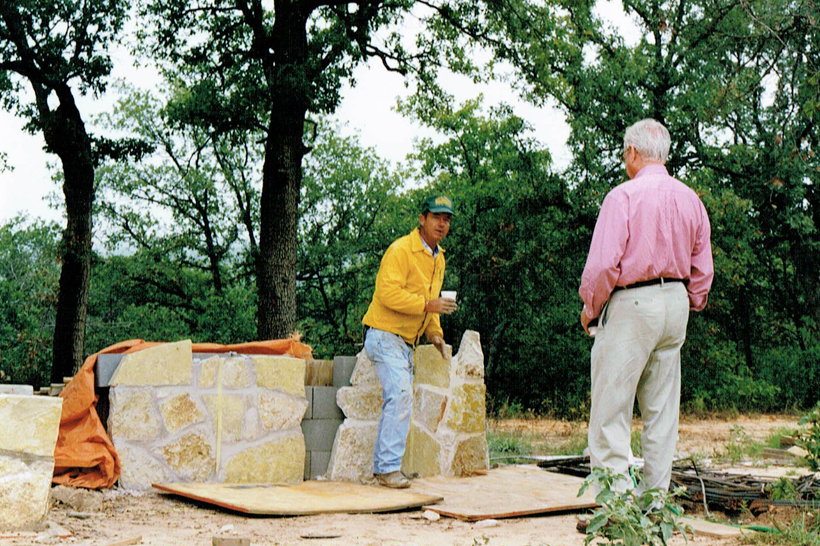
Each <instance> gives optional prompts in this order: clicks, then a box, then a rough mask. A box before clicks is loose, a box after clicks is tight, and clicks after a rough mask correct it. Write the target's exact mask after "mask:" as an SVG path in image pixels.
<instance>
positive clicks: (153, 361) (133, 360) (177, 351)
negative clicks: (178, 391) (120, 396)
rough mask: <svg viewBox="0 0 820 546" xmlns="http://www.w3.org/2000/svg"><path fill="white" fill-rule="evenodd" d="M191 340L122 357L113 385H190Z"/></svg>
mask: <svg viewBox="0 0 820 546" xmlns="http://www.w3.org/2000/svg"><path fill="white" fill-rule="evenodd" d="M192 370H193V357H192V352H191V340H190V339H186V340H185V341H178V342H176V343H163V344H162V345H157V346H156V347H151V348H150V349H144V350H142V351H139V352H136V353H130V354H127V355H125V356H123V357H122V360H121V361H120V365H119V367H118V368H117V371H116V372H114V376H113V377H112V378H111V382H110V384H111V385H112V386H114V385H190V384H191V376H192V373H193V371H192Z"/></svg>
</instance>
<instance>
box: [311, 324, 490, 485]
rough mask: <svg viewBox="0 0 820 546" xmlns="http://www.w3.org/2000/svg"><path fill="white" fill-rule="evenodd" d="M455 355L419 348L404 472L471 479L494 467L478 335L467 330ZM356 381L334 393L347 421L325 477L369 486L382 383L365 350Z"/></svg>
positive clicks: (429, 348)
mask: <svg viewBox="0 0 820 546" xmlns="http://www.w3.org/2000/svg"><path fill="white" fill-rule="evenodd" d="M448 350H449V351H452V348H451V347H448ZM450 356H451V353H450V354H448V358H446V359H445V358H442V356H441V354H439V352H438V350H437V349H436V348H435V347H434V346H432V345H426V346H422V347H419V348H418V349H417V350H416V360H415V378H414V393H413V394H414V396H413V417H412V421H411V425H410V433H409V436H408V441H407V451H406V452H405V456H404V459H403V467H402V470H404V471H405V472H406V473H418V474H419V475H420V476H422V477H426V476H435V475H444V476H469V475H471V474H473V473H475V472H476V471H479V470H484V469H487V468H488V466H489V452H488V448H487V441H486V437H485V423H486V405H485V395H486V389H485V386H484V355H483V353H482V351H481V343H480V340H479V336H478V333H477V332H473V331H467V332H465V333H464V337H463V338H462V340H461V345H460V348H459V353H458V354H457V355H456V356H455V357H450ZM351 384H352V386H351V387H344V388H341V389H339V391H338V393H337V395H336V399H337V402H338V405H339V407H340V408H341V409H342V411H343V412H344V415H345V421H344V423H343V424H342V425H341V426H340V427H339V430H338V432H337V434H336V438H335V440H334V443H333V451H332V454H331V459H330V463H329V466H328V471H327V477H328V478H329V479H331V480H334V481H353V482H368V481H370V480H372V474H373V445H374V443H375V441H376V432H377V430H378V423H379V418H380V416H381V404H382V397H381V384H380V382H379V378H378V376H377V375H376V371H375V369H374V368H373V365H372V363H371V362H370V360H369V359H368V358H367V354H366V353H365V352H364V351H362V352H361V353H359V355H358V357H357V362H356V368H355V369H354V371H353V376H352V378H351Z"/></svg>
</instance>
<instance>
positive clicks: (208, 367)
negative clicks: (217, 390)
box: [199, 356, 219, 389]
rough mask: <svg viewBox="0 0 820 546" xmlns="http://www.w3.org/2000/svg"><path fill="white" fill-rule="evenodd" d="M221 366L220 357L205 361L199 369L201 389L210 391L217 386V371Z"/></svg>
mask: <svg viewBox="0 0 820 546" xmlns="http://www.w3.org/2000/svg"><path fill="white" fill-rule="evenodd" d="M218 366H219V357H218V356H212V357H211V358H208V359H207V360H203V361H202V364H200V368H199V388H200V389H210V388H211V387H213V386H215V385H216V369H217V367H218Z"/></svg>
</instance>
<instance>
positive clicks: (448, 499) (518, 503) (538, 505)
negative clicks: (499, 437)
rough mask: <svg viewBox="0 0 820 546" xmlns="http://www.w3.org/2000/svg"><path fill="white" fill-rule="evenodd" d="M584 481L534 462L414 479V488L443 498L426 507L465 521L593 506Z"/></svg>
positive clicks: (592, 496)
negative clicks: (480, 472)
mask: <svg viewBox="0 0 820 546" xmlns="http://www.w3.org/2000/svg"><path fill="white" fill-rule="evenodd" d="M583 482H584V480H583V479H582V478H577V477H575V476H567V475H564V474H556V473H554V472H547V471H546V470H541V469H540V468H538V467H537V466H534V465H520V466H507V467H501V468H496V469H493V470H490V471H489V472H487V474H486V475H481V476H471V477H469V478H445V477H443V476H435V477H432V478H421V479H417V480H413V491H416V492H418V493H427V494H428V495H437V496H441V497H444V501H443V502H442V503H441V504H437V505H436V506H426V507H425V508H427V509H429V510H433V511H434V512H438V513H439V514H442V515H444V516H450V517H454V518H458V519H460V520H463V521H479V520H483V519H500V518H514V517H520V516H531V515H537V514H549V513H551V512H566V511H569V510H581V509H585V508H593V507H595V506H597V505H596V504H595V496H594V495H593V494H592V492H591V491H587V492H585V493H584V494H583V495H582V496H581V497H579V496H578V490H579V489H580V488H581V484H583Z"/></svg>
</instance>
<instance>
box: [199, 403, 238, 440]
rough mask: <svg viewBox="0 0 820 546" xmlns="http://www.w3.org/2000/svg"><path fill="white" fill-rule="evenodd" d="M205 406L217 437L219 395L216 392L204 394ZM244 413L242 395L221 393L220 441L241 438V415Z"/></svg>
mask: <svg viewBox="0 0 820 546" xmlns="http://www.w3.org/2000/svg"><path fill="white" fill-rule="evenodd" d="M202 398H204V399H205V406H206V407H207V408H208V414H209V415H210V416H211V423H213V427H214V438H216V437H217V426H218V425H217V412H218V410H219V404H220V397H219V396H218V395H216V394H206V395H204V396H203V397H202ZM243 414H244V404H243V403H242V395H239V394H224V393H223V394H222V441H223V442H236V441H238V440H240V439H241V438H242V415H243Z"/></svg>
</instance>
